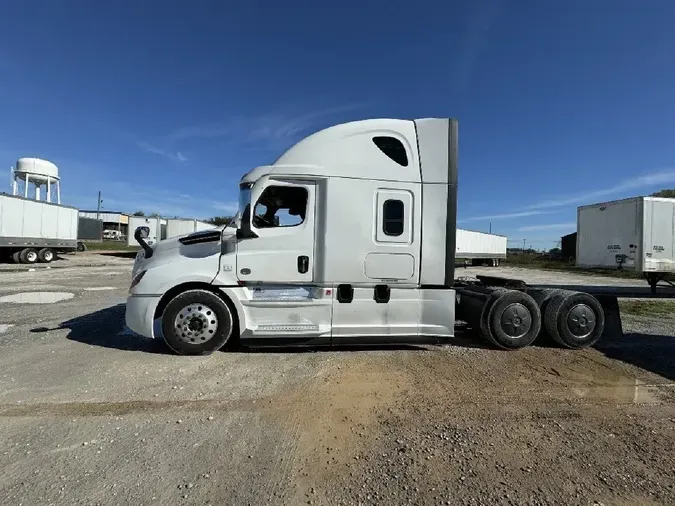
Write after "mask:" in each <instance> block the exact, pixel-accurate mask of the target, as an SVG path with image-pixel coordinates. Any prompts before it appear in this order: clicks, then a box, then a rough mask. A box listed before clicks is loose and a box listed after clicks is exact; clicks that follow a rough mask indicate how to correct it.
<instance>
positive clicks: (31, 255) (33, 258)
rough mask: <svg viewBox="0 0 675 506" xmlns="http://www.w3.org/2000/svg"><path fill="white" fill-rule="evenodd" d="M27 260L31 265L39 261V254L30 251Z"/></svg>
mask: <svg viewBox="0 0 675 506" xmlns="http://www.w3.org/2000/svg"><path fill="white" fill-rule="evenodd" d="M26 260H28V261H29V262H31V263H32V262H35V261H36V260H37V253H35V252H34V251H29V252H28V253H27V254H26Z"/></svg>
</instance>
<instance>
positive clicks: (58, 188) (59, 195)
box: [56, 181, 61, 204]
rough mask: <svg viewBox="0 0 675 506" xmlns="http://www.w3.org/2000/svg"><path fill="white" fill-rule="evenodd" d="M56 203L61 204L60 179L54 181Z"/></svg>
mask: <svg viewBox="0 0 675 506" xmlns="http://www.w3.org/2000/svg"><path fill="white" fill-rule="evenodd" d="M56 203H57V204H61V181H57V182H56Z"/></svg>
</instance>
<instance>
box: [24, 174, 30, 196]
mask: <svg viewBox="0 0 675 506" xmlns="http://www.w3.org/2000/svg"><path fill="white" fill-rule="evenodd" d="M29 181H30V174H26V187H25V188H24V189H23V196H24V197H25V198H28V183H29Z"/></svg>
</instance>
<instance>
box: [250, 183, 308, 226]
mask: <svg viewBox="0 0 675 506" xmlns="http://www.w3.org/2000/svg"><path fill="white" fill-rule="evenodd" d="M308 198H309V194H308V193H307V189H306V188H303V187H301V186H268V187H267V188H265V190H264V191H263V193H262V195H261V196H260V199H258V202H256V205H255V208H254V209H253V218H252V222H253V226H254V227H256V228H273V227H296V226H298V225H300V224H302V223H303V222H304V221H305V217H306V215H307V201H308Z"/></svg>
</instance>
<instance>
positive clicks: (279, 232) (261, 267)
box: [237, 180, 316, 284]
mask: <svg viewBox="0 0 675 506" xmlns="http://www.w3.org/2000/svg"><path fill="white" fill-rule="evenodd" d="M315 202H316V184H315V183H313V182H311V181H301V182H287V181H274V180H270V181H269V182H268V184H267V186H266V187H265V188H264V190H263V191H262V193H261V194H260V197H259V198H258V200H257V202H251V230H252V231H253V232H255V233H256V234H257V236H258V237H255V238H252V239H244V240H239V241H237V279H239V280H240V281H245V282H247V283H249V282H253V283H265V284H270V283H293V284H307V283H311V282H312V281H313V280H314V264H315V262H314V260H315V259H314V228H315Z"/></svg>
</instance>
